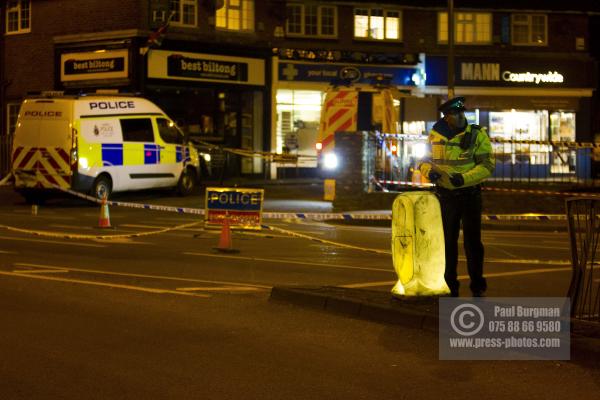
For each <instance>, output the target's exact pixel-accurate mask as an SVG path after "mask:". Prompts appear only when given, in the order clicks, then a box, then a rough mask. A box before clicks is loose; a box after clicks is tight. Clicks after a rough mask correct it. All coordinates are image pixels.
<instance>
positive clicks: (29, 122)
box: [12, 94, 200, 198]
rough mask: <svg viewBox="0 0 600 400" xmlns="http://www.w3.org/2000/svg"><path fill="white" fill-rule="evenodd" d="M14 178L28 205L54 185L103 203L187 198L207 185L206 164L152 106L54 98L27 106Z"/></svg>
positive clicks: (125, 99)
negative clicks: (174, 192)
mask: <svg viewBox="0 0 600 400" xmlns="http://www.w3.org/2000/svg"><path fill="white" fill-rule="evenodd" d="M12 172H13V176H14V178H15V189H16V190H17V191H20V192H21V193H22V194H23V195H24V196H25V197H26V198H33V197H34V196H37V195H38V192H39V190H41V189H51V188H54V185H58V186H60V187H62V188H65V189H73V190H77V191H80V192H84V193H90V194H92V195H94V196H97V197H103V196H105V195H106V196H108V195H109V194H110V193H112V192H120V191H128V190H136V189H148V188H158V187H176V188H177V189H178V191H179V193H180V194H181V195H187V194H190V193H191V192H192V191H193V190H194V187H195V185H196V184H197V183H198V180H199V178H200V160H199V154H198V152H197V150H196V149H195V148H194V147H193V146H191V145H190V144H189V143H188V142H187V140H186V138H185V136H184V134H183V133H182V132H181V131H180V130H179V129H178V128H177V126H176V125H175V124H174V123H173V121H172V120H171V119H170V118H169V117H168V116H167V115H166V114H165V113H164V112H163V111H162V110H161V109H160V108H159V107H157V106H156V105H155V104H153V103H152V102H150V101H149V100H146V99H143V98H140V97H132V96H118V95H111V96H103V95H92V96H65V95H57V94H52V95H47V96H39V97H32V98H27V99H26V100H24V101H23V103H22V105H21V109H20V111H19V116H18V120H17V127H16V130H15V135H14V139H13V148H12Z"/></svg>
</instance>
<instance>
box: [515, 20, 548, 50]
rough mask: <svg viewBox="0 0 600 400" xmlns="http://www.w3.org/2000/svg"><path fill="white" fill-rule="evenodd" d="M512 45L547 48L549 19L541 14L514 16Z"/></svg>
mask: <svg viewBox="0 0 600 400" xmlns="http://www.w3.org/2000/svg"><path fill="white" fill-rule="evenodd" d="M511 32H512V44H516V45H528V46H545V45H547V44H548V34H547V32H548V17H547V16H546V15H541V14H513V15H512V29H511Z"/></svg>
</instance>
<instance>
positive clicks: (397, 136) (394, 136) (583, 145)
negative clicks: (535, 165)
mask: <svg viewBox="0 0 600 400" xmlns="http://www.w3.org/2000/svg"><path fill="white" fill-rule="evenodd" d="M383 137H384V138H385V141H386V142H394V141H398V140H399V141H404V140H418V141H426V140H427V139H428V136H427V135H409V134H403V133H385V134H383ZM490 142H492V143H504V144H526V145H543V146H553V147H569V148H572V147H575V148H580V149H593V148H600V142H598V143H592V142H568V141H558V142H557V141H552V140H517V139H503V138H499V137H491V138H490Z"/></svg>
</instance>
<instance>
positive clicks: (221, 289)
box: [177, 286, 266, 292]
mask: <svg viewBox="0 0 600 400" xmlns="http://www.w3.org/2000/svg"><path fill="white" fill-rule="evenodd" d="M177 290H179V291H181V292H196V291H198V292H199V291H203V292H257V291H260V290H266V289H260V288H256V287H241V286H240V287H232V286H229V287H228V286H225V287H214V286H205V287H189V288H177Z"/></svg>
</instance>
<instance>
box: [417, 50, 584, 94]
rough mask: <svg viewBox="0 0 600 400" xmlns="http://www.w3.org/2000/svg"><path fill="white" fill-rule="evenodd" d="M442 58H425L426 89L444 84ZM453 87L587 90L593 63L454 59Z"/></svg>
mask: <svg viewBox="0 0 600 400" xmlns="http://www.w3.org/2000/svg"><path fill="white" fill-rule="evenodd" d="M447 68H448V63H447V59H446V57H437V56H430V57H427V59H426V63H425V70H426V74H427V83H426V85H427V86H445V85H447V78H448V76H447ZM454 71H455V74H456V75H455V78H454V79H455V84H456V85H457V86H496V87H536V88H590V87H592V86H593V82H592V76H593V64H592V63H591V62H585V61H578V60H575V61H567V60H541V59H528V60H515V59H492V58H478V57H473V58H466V57H465V58H460V57H459V58H457V59H456V63H455V69H454Z"/></svg>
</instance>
